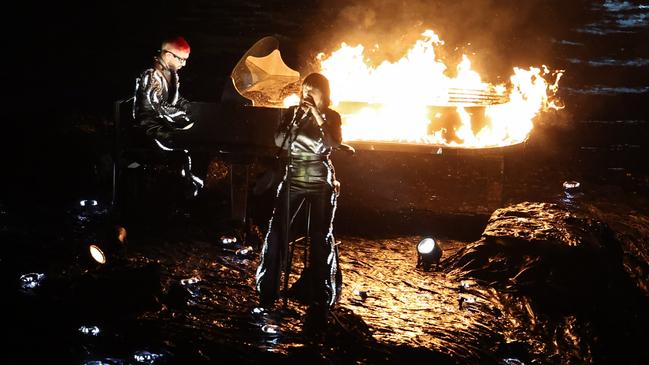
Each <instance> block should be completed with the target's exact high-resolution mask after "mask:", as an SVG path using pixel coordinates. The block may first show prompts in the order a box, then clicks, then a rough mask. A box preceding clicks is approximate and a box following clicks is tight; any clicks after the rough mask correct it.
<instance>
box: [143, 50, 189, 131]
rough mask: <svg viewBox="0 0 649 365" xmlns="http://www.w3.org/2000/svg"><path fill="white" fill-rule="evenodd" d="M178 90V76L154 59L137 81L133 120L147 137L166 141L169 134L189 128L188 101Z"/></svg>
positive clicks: (161, 62) (159, 60)
mask: <svg viewBox="0 0 649 365" xmlns="http://www.w3.org/2000/svg"><path fill="white" fill-rule="evenodd" d="M179 89H180V81H179V79H178V73H177V72H176V71H173V70H170V69H169V67H167V65H166V64H165V63H164V62H163V61H162V60H161V59H159V58H157V57H156V58H155V60H154V63H153V67H152V68H150V69H148V70H146V71H144V72H143V73H142V74H141V75H140V77H138V78H137V80H136V84H135V102H134V104H133V118H134V119H135V120H136V121H137V123H138V126H139V127H140V128H142V129H143V130H144V132H145V133H146V134H147V135H148V136H150V137H153V138H156V139H159V140H165V139H166V137H168V136H169V133H170V132H172V131H174V130H177V129H188V128H190V127H191V126H192V123H191V120H190V118H189V114H188V111H189V102H188V101H187V100H186V99H184V98H182V97H181V96H180V92H179Z"/></svg>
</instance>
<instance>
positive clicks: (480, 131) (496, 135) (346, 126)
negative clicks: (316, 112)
mask: <svg viewBox="0 0 649 365" xmlns="http://www.w3.org/2000/svg"><path fill="white" fill-rule="evenodd" d="M422 36H423V37H422V39H421V40H418V41H417V42H416V43H415V44H414V45H413V46H412V47H411V48H410V50H409V51H408V52H407V53H406V55H405V56H404V57H403V58H401V59H399V60H397V61H396V62H388V61H383V62H382V63H380V64H379V65H378V66H375V67H374V66H369V65H368V63H367V62H366V59H365V56H364V48H363V46H361V45H358V46H355V47H352V46H349V45H347V44H345V43H343V44H342V45H341V47H340V49H338V50H337V51H335V52H333V53H332V54H331V55H330V56H328V57H325V55H324V54H320V55H319V56H318V59H319V61H320V72H321V73H322V74H324V75H325V76H326V77H327V78H328V79H329V81H330V84H331V99H332V103H333V104H332V109H335V110H337V111H338V112H339V113H340V114H341V116H342V119H343V136H344V139H345V140H346V141H386V142H398V143H424V144H436V145H445V146H453V147H465V148H481V147H498V146H507V145H512V144H517V143H520V142H523V141H525V140H526V139H527V138H528V137H529V134H530V132H531V130H532V128H533V120H534V118H535V117H536V116H537V115H539V113H541V112H542V111H546V110H548V109H550V108H554V109H560V108H561V107H560V106H559V105H558V104H557V102H555V101H554V95H555V93H556V91H557V89H558V82H559V79H560V78H561V75H562V72H561V71H557V72H551V71H550V70H549V69H548V68H547V67H545V66H543V67H542V68H535V67H530V68H529V69H527V70H525V69H522V68H514V70H513V71H514V74H513V75H512V76H511V77H510V79H509V83H507V84H500V85H492V84H489V83H487V82H484V81H483V80H482V79H481V77H480V74H479V73H477V72H476V71H474V70H472V69H471V61H470V60H469V58H468V57H467V56H466V55H463V56H462V61H461V62H460V63H459V64H458V65H457V66H456V70H457V72H456V73H455V76H453V77H449V76H447V73H448V72H447V69H448V67H447V66H446V65H445V64H444V63H443V62H441V61H440V60H439V59H438V58H437V57H436V54H435V47H438V46H441V45H443V41H442V40H440V38H439V37H438V36H437V35H436V34H435V33H434V32H433V31H431V30H427V31H426V32H424V33H423V34H422ZM377 47H378V46H377ZM546 78H547V79H552V78H553V79H554V80H553V81H552V82H549V81H548V80H546Z"/></svg>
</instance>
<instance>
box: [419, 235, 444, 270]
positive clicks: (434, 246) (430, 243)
mask: <svg viewBox="0 0 649 365" xmlns="http://www.w3.org/2000/svg"><path fill="white" fill-rule="evenodd" d="M441 258H442V248H441V247H440V246H439V244H438V242H436V241H435V240H434V239H433V238H430V237H426V238H424V239H423V240H421V241H419V243H418V244H417V267H420V268H422V269H423V270H424V271H429V270H430V269H431V266H433V265H435V266H437V265H439V261H440V259H441Z"/></svg>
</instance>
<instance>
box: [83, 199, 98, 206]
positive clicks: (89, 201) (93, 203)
mask: <svg viewBox="0 0 649 365" xmlns="http://www.w3.org/2000/svg"><path fill="white" fill-rule="evenodd" d="M97 204H99V203H98V202H97V201H96V200H94V199H86V200H81V201H80V202H79V205H80V206H82V207H96V206H97Z"/></svg>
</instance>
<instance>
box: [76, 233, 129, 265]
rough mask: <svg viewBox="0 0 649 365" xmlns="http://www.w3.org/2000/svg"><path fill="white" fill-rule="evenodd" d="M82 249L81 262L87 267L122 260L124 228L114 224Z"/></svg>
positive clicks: (124, 247)
mask: <svg viewBox="0 0 649 365" xmlns="http://www.w3.org/2000/svg"><path fill="white" fill-rule="evenodd" d="M84 251H85V252H84V253H83V257H84V262H83V264H85V265H86V266H88V267H89V268H95V267H97V266H102V265H106V264H114V263H118V262H122V261H123V260H124V259H125V258H126V228H124V227H122V226H115V227H112V228H111V229H108V232H107V233H106V234H102V235H97V236H95V237H94V239H92V240H90V242H89V243H87V246H86V248H85V249H84Z"/></svg>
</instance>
